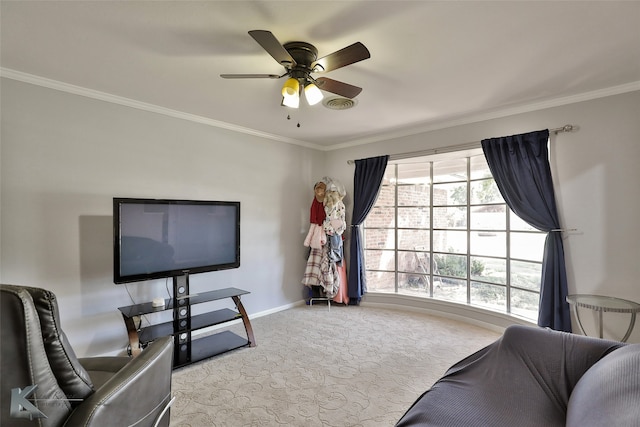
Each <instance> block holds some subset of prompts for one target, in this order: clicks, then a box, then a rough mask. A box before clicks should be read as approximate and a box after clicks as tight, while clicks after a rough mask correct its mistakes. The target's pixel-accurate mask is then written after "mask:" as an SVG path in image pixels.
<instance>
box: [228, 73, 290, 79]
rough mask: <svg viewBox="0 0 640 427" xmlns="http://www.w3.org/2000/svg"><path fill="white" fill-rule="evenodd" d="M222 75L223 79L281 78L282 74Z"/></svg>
mask: <svg viewBox="0 0 640 427" xmlns="http://www.w3.org/2000/svg"><path fill="white" fill-rule="evenodd" d="M285 76H286V74H285ZM220 77H222V78H223V79H279V78H280V77H282V76H280V75H278V74H220Z"/></svg>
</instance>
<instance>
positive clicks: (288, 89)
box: [282, 77, 300, 98]
mask: <svg viewBox="0 0 640 427" xmlns="http://www.w3.org/2000/svg"><path fill="white" fill-rule="evenodd" d="M299 91H300V83H299V82H298V80H297V79H294V78H293V77H290V78H288V79H287V81H286V82H284V85H283V86H282V96H284V97H285V98H288V97H292V96H295V97H299Z"/></svg>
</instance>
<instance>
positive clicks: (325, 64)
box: [311, 42, 371, 73]
mask: <svg viewBox="0 0 640 427" xmlns="http://www.w3.org/2000/svg"><path fill="white" fill-rule="evenodd" d="M368 58H371V54H370V53H369V49H367V48H366V47H365V45H363V44H362V43H360V42H356V43H354V44H352V45H351V46H347V47H345V48H344V49H340V50H338V51H336V52H333V53H330V54H329V55H327V56H324V57H322V58H320V59H318V60H317V61H316V62H314V63H313V64H312V65H311V68H314V67H316V65H319V67H318V69H317V70H316V71H317V72H318V73H323V72H327V71H331V70H335V69H337V68H341V67H344V66H346V65H350V64H353V63H355V62H358V61H362V60H364V59H368Z"/></svg>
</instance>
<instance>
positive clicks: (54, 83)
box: [0, 68, 322, 150]
mask: <svg viewBox="0 0 640 427" xmlns="http://www.w3.org/2000/svg"><path fill="white" fill-rule="evenodd" d="M0 77H5V78H7V79H11V80H17V81H20V82H23V83H30V84H33V85H36V86H42V87H45V88H48V89H54V90H58V91H61V92H67V93H71V94H74V95H79V96H84V97H87V98H92V99H97V100H100V101H104V102H110V103H112V104H118V105H123V106H126V107H131V108H136V109H138V110H142V111H147V112H151V113H156V114H162V115H164V116H169V117H173V118H176V119H181V120H187V121H190V122H194V123H199V124H203V125H207V126H212V127H216V128H220V129H226V130H230V131H233V132H239V133H244V134H247V135H252V136H257V137H260V138H265V139H270V140H274V141H278V142H284V143H287V144H292V145H298V146H301V147H305V148H312V149H315V150H321V149H322V147H320V146H318V145H316V144H312V143H310V142H306V141H299V140H296V139H291V138H285V137H282V136H278V135H273V134H270V133H266V132H260V131H257V130H255V129H250V128H246V127H242V126H236V125H233V124H231V123H226V122H222V121H219V120H214V119H210V118H207V117H203V116H198V115H196V114H190V113H185V112H183V111H177V110H172V109H170V108H165V107H161V106H159V105H154V104H149V103H146V102H141V101H136V100H135V99H130V98H125V97H123V96H118V95H113V94H110V93H106V92H100V91H97V90H93V89H88V88H86V87H82V86H76V85H72V84H68V83H64V82H60V81H58V80H52V79H48V78H45V77H40V76H36V75H34V74H28V73H24V72H22V71H16V70H12V69H10V68H0Z"/></svg>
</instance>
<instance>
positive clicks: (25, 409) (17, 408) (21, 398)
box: [9, 385, 47, 420]
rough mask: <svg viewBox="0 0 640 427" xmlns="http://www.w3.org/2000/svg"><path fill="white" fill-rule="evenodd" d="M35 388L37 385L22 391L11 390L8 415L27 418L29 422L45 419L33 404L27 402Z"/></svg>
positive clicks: (17, 389)
mask: <svg viewBox="0 0 640 427" xmlns="http://www.w3.org/2000/svg"><path fill="white" fill-rule="evenodd" d="M37 388H38V386H37V385H30V386H27V387H25V388H24V389H22V390H21V389H19V388H12V389H11V410H10V412H9V414H10V415H11V416H12V417H14V418H28V419H30V420H33V419H34V418H47V416H46V415H45V414H43V413H42V412H40V410H39V409H38V408H36V407H35V406H34V405H33V403H31V402H29V401H28V400H27V397H29V396H31V394H32V393H33V392H34V391H36V389H37Z"/></svg>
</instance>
